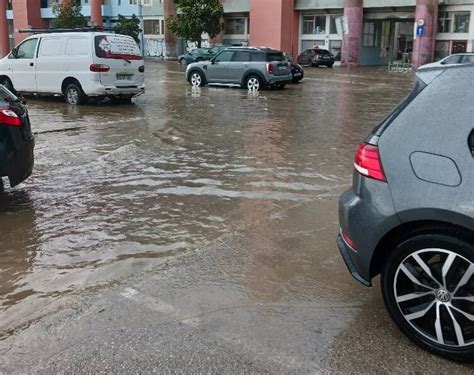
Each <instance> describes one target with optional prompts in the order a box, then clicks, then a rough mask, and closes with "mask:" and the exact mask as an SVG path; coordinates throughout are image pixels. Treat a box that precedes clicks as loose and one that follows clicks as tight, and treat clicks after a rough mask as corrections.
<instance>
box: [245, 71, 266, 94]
mask: <svg viewBox="0 0 474 375" xmlns="http://www.w3.org/2000/svg"><path fill="white" fill-rule="evenodd" d="M261 86H262V82H261V81H260V78H259V77H258V76H256V75H253V74H252V75H250V76H248V77H247V79H246V80H245V87H246V88H247V89H248V90H249V91H258V90H260V87H261Z"/></svg>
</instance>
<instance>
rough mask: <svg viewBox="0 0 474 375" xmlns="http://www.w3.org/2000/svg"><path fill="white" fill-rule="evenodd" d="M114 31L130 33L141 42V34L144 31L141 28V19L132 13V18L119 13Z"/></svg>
mask: <svg viewBox="0 0 474 375" xmlns="http://www.w3.org/2000/svg"><path fill="white" fill-rule="evenodd" d="M114 31H115V33H116V34H123V35H129V36H131V37H132V38H133V39H135V41H136V42H137V43H139V42H140V38H139V35H140V32H141V31H142V30H141V29H140V19H139V18H138V17H137V16H136V15H135V14H132V17H130V18H127V17H125V16H122V15H121V14H119V16H118V21H117V23H116V24H115V26H114Z"/></svg>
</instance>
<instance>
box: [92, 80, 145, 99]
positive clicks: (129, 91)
mask: <svg viewBox="0 0 474 375" xmlns="http://www.w3.org/2000/svg"><path fill="white" fill-rule="evenodd" d="M85 91H86V90H85ZM85 93H86V95H87V96H107V95H111V96H120V95H139V94H143V93H145V85H144V84H141V85H137V84H136V83H134V82H130V86H104V85H101V84H98V85H97V86H95V87H93V88H90V89H89V90H87V91H86V92H85Z"/></svg>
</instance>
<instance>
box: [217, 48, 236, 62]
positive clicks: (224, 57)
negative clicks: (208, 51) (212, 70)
mask: <svg viewBox="0 0 474 375" xmlns="http://www.w3.org/2000/svg"><path fill="white" fill-rule="evenodd" d="M233 55H234V52H233V51H223V52H221V53H220V54H218V55H217V56H216V62H228V61H231V60H232V56H233Z"/></svg>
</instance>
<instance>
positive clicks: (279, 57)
mask: <svg viewBox="0 0 474 375" xmlns="http://www.w3.org/2000/svg"><path fill="white" fill-rule="evenodd" d="M267 61H268V62H270V61H285V55H283V53H282V52H269V53H267Z"/></svg>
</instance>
